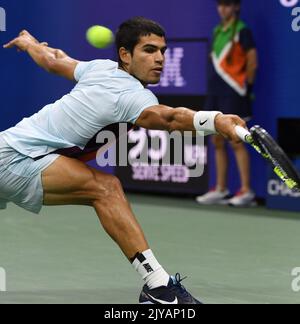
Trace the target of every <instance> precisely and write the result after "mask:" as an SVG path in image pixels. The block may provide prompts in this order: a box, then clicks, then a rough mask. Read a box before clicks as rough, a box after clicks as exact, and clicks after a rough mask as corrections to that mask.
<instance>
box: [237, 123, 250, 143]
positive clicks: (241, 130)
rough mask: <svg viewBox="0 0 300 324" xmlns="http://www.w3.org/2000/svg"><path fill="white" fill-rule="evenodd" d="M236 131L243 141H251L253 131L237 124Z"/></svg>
mask: <svg viewBox="0 0 300 324" xmlns="http://www.w3.org/2000/svg"><path fill="white" fill-rule="evenodd" d="M235 131H236V134H237V136H238V137H239V138H240V139H241V140H242V141H243V142H249V140H250V139H251V133H250V132H249V131H248V130H247V129H246V128H244V127H241V126H236V127H235Z"/></svg>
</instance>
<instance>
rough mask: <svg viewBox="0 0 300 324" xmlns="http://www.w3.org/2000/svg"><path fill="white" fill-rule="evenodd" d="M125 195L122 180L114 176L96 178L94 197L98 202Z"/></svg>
mask: <svg viewBox="0 0 300 324" xmlns="http://www.w3.org/2000/svg"><path fill="white" fill-rule="evenodd" d="M120 194H123V188H122V184H121V182H120V180H119V179H118V178H117V177H115V176H113V175H105V176H103V175H101V176H97V175H96V176H95V182H94V195H95V198H96V200H98V201H99V200H105V201H109V200H111V199H112V198H115V197H119V196H120Z"/></svg>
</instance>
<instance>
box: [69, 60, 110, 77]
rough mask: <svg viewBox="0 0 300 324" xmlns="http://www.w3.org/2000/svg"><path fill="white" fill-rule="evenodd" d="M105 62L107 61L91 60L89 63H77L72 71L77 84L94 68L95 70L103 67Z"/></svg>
mask: <svg viewBox="0 0 300 324" xmlns="http://www.w3.org/2000/svg"><path fill="white" fill-rule="evenodd" d="M106 62H107V60H93V61H90V62H79V63H78V64H77V66H76V68H75V71H74V78H75V80H76V81H77V82H79V81H80V79H81V78H82V77H83V76H84V74H85V73H86V72H89V71H90V70H91V69H93V68H95V67H96V66H97V68H101V67H103V66H104V64H105V63H106Z"/></svg>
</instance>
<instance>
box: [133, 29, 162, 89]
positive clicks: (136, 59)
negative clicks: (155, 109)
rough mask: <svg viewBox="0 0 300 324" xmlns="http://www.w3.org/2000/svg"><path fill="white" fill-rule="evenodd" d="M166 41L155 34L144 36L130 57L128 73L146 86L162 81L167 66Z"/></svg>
mask: <svg viewBox="0 0 300 324" xmlns="http://www.w3.org/2000/svg"><path fill="white" fill-rule="evenodd" d="M166 49H167V46H166V40H165V38H164V37H160V36H157V35H154V34H151V35H149V36H143V37H141V39H140V42H139V43H138V44H137V45H136V47H135V48H134V52H133V55H130V59H129V64H128V72H129V73H130V74H131V75H133V76H134V77H136V78H137V79H138V80H140V81H141V82H142V83H143V84H144V85H146V84H157V83H159V81H160V77H161V74H162V72H163V68H164V64H165V52H166Z"/></svg>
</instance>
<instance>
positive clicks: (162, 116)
mask: <svg viewBox="0 0 300 324" xmlns="http://www.w3.org/2000/svg"><path fill="white" fill-rule="evenodd" d="M135 124H136V125H137V126H140V127H143V128H146V129H154V130H166V131H168V132H172V131H180V132H184V131H204V132H206V130H205V129H206V128H207V130H208V131H212V132H211V133H219V134H221V135H223V136H224V137H225V138H228V139H230V140H232V141H235V142H240V138H239V137H238V136H237V134H236V131H235V127H236V126H237V125H239V126H242V127H244V128H246V127H247V126H246V123H245V122H244V121H243V120H242V119H241V118H239V117H238V116H235V115H223V114H222V113H214V112H203V111H202V112H195V111H194V110H191V109H188V108H171V107H168V106H164V105H156V106H153V107H149V108H147V109H145V110H144V111H143V112H142V113H141V115H140V116H139V118H138V119H137V121H136V123H135ZM201 124H202V125H201Z"/></svg>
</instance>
